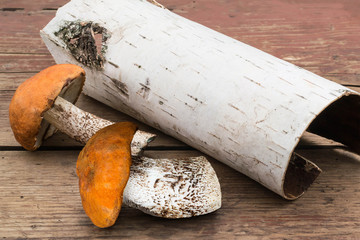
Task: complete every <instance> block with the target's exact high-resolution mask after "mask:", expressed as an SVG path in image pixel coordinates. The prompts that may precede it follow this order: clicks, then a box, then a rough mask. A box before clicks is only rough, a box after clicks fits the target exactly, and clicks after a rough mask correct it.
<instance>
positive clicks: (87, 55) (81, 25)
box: [54, 21, 110, 70]
mask: <svg viewBox="0 0 360 240" xmlns="http://www.w3.org/2000/svg"><path fill="white" fill-rule="evenodd" d="M54 34H55V36H57V37H59V38H60V39H61V40H62V41H63V42H64V43H65V44H66V46H67V48H68V49H69V51H70V53H71V54H72V56H73V57H74V58H75V59H76V60H77V61H78V62H80V63H82V64H83V65H85V66H88V67H90V68H96V69H97V70H102V69H103V65H104V61H105V59H104V55H105V53H106V50H107V46H106V42H107V40H108V39H109V37H110V35H109V33H108V32H107V30H106V29H105V28H103V27H101V26H100V25H99V24H97V23H93V22H81V21H71V22H65V24H64V26H62V28H60V29H59V31H57V32H55V33H54ZM96 40H98V41H96ZM100 40H101V42H99V41H100ZM100 46H101V49H99V48H100Z"/></svg>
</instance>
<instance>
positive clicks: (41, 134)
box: [9, 64, 155, 156]
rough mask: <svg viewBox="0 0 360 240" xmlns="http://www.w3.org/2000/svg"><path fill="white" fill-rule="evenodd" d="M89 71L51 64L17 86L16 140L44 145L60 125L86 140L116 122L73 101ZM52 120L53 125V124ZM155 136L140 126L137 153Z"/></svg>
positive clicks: (11, 113)
mask: <svg viewBox="0 0 360 240" xmlns="http://www.w3.org/2000/svg"><path fill="white" fill-rule="evenodd" d="M84 81H85V71H84V70H83V69H82V68H81V67H78V66H76V65H73V64H58V65H54V66H51V67H48V68H46V69H44V70H42V71H41V72H39V73H38V74H36V75H34V76H33V77H31V78H29V79H27V80H26V81H25V82H24V83H22V84H21V85H20V86H19V87H18V88H17V90H16V92H15V94H14V96H13V98H12V100H11V103H10V106H9V118H10V125H11V128H12V130H13V133H14V136H15V138H16V140H17V141H18V142H19V143H20V144H21V145H22V146H23V147H24V148H25V149H27V150H30V151H34V150H36V149H37V148H39V147H40V145H41V143H42V141H43V139H46V138H48V137H50V136H52V135H53V134H54V133H55V131H56V129H59V130H60V131H62V132H63V133H65V134H67V135H68V136H70V137H71V138H73V139H75V140H76V141H78V142H80V143H83V144H85V143H86V142H87V141H88V140H89V139H90V137H91V136H93V135H94V134H95V133H96V132H97V131H98V130H100V129H101V128H104V127H106V126H109V125H111V124H113V122H111V121H108V120H105V119H102V118H99V117H97V116H95V115H93V114H90V113H88V112H85V111H82V110H81V109H79V108H77V107H75V106H74V105H73V104H72V103H74V102H76V100H77V99H78V97H79V95H80V93H81V90H82V87H83V85H84ZM50 124H51V125H50ZM154 138H155V134H152V133H147V132H144V131H140V130H138V131H137V132H136V133H135V136H134V138H133V141H132V143H131V146H132V149H131V153H132V155H133V156H137V155H138V154H140V152H141V150H142V148H144V147H145V146H147V144H148V143H149V142H151V141H152V140H153V139H154Z"/></svg>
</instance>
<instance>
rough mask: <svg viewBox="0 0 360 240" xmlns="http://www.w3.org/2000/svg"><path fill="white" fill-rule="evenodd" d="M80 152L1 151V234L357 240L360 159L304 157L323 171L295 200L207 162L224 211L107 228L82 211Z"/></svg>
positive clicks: (128, 212) (126, 213)
mask: <svg viewBox="0 0 360 240" xmlns="http://www.w3.org/2000/svg"><path fill="white" fill-rule="evenodd" d="M78 153H79V151H62V152H56V151H51V152H35V153H30V152H17V151H14V152H2V154H1V155H2V156H1V161H2V164H1V165H0V171H1V172H2V174H1V176H0V180H1V182H2V184H1V186H0V200H1V203H2V204H1V205H0V236H2V237H6V238H9V237H12V238H17V237H20V238H88V237H97V238H116V237H122V238H126V239H162V238H167V239H192V238H198V237H200V238H202V239H209V238H211V239H237V238H240V237H245V238H246V239H258V238H259V237H261V236H266V239H280V238H281V239H306V238H309V237H312V238H315V239H318V238H322V239H325V238H333V239H341V238H356V237H360V228H359V221H360V205H359V200H358V199H359V198H360V191H359V188H360V167H359V164H360V158H359V157H358V156H355V155H352V154H350V153H348V152H345V151H343V150H316V151H314V150H311V151H302V152H301V154H303V155H304V156H306V157H308V158H309V159H315V160H316V162H317V164H319V165H320V166H321V167H322V169H323V170H324V172H323V174H322V175H321V176H320V177H319V179H318V180H316V182H315V183H314V185H313V187H311V188H310V189H309V191H308V192H307V194H305V195H304V196H303V197H302V198H300V199H298V200H296V201H294V202H289V201H286V200H284V199H281V198H280V197H278V196H277V195H275V194H274V193H272V192H271V191H269V190H267V189H265V188H264V187H262V186H260V185H259V184H257V183H256V182H254V181H252V180H250V179H249V178H247V177H245V176H244V175H242V174H240V173H238V172H236V171H234V170H232V169H230V168H228V167H227V166H225V165H223V164H221V163H219V162H217V161H214V160H213V159H210V160H211V163H212V165H213V167H214V168H215V170H216V172H217V174H218V176H219V180H220V183H221V186H222V192H223V206H222V208H221V209H220V210H218V211H217V212H215V213H213V214H209V215H206V216H201V217H196V218H192V219H182V220H167V219H160V218H156V217H151V216H148V215H145V214H143V213H141V212H139V211H138V210H135V209H130V208H127V207H125V208H123V209H122V211H121V213H120V218H119V219H118V221H117V223H116V224H115V226H114V227H112V228H111V229H98V228H96V227H95V226H93V225H92V224H91V222H90V220H89V219H88V218H87V216H86V215H85V214H84V212H83V210H82V206H81V200H80V197H79V193H78V187H77V177H76V174H75V165H76V158H77V154H78ZM146 154H147V155H149V156H152V157H159V156H162V157H174V156H197V155H199V152H192V151H185V152H179V151H156V152H147V153H146ZM60 156H61V158H60ZM319 156H320V157H319ZM340 196H341V197H340ZM325 209H326V210H325ZM140 226H141V227H140Z"/></svg>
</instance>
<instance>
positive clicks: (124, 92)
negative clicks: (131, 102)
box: [104, 74, 129, 98]
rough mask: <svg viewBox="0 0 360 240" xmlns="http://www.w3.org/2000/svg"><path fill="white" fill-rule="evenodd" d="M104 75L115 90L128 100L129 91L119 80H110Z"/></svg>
mask: <svg viewBox="0 0 360 240" xmlns="http://www.w3.org/2000/svg"><path fill="white" fill-rule="evenodd" d="M104 75H105V76H106V77H107V78H109V79H110V80H111V82H112V83H113V84H114V86H115V87H116V89H118V90H119V91H120V93H121V94H122V95H123V96H125V97H126V98H129V91H128V88H127V86H126V84H125V83H123V82H122V81H121V80H120V79H116V78H112V77H110V76H108V75H106V74H104Z"/></svg>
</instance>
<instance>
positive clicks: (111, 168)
mask: <svg viewBox="0 0 360 240" xmlns="http://www.w3.org/2000/svg"><path fill="white" fill-rule="evenodd" d="M84 81H85V72H84V70H83V69H82V68H80V67H78V66H76V65H71V64H61V65H54V66H51V67H49V68H47V69H45V70H43V71H41V72H39V73H38V74H36V75H35V76H33V77H31V78H30V79H28V80H26V81H25V82H24V83H22V84H21V85H20V86H19V87H18V89H17V90H16V92H15V94H14V96H13V98H12V100H11V103H10V107H9V116H10V124H11V128H12V130H13V133H14V135H15V138H16V140H17V141H18V142H19V143H20V144H21V145H22V146H23V147H24V148H26V149H27V150H30V151H34V150H36V149H37V148H38V147H39V146H40V145H41V143H42V140H43V139H46V138H47V137H50V136H51V135H52V134H53V133H54V132H55V131H56V129H59V130H60V131H62V132H64V133H66V134H67V135H69V136H70V137H72V138H73V139H75V140H77V141H79V142H81V143H83V144H85V143H87V142H88V143H87V144H86V146H85V147H84V149H83V150H82V151H81V153H80V155H79V158H78V164H77V173H78V176H79V185H80V192H81V196H82V202H83V206H84V209H85V211H86V213H87V214H88V215H89V217H90V219H91V220H92V221H93V222H94V224H95V225H97V226H99V227H107V226H111V225H112V224H113V223H114V221H115V220H116V218H117V216H118V213H119V211H120V207H121V201H120V200H121V198H122V191H123V188H124V187H125V185H126V182H128V184H127V185H126V187H125V190H124V196H123V199H124V203H125V204H127V205H129V206H131V207H134V208H137V209H140V210H141V211H143V212H145V213H148V214H151V215H153V216H159V217H167V218H184V217H191V216H198V215H202V214H206V213H210V212H213V211H215V210H217V209H219V208H220V206H221V190H220V184H219V181H218V178H217V176H216V173H215V171H214V169H213V168H212V167H211V165H210V163H209V162H208V161H207V160H206V158H204V157H197V158H182V159H151V158H147V157H139V156H138V155H139V154H140V152H141V151H142V149H143V148H144V147H145V146H146V145H147V144H148V143H149V142H150V141H152V139H154V137H155V135H154V134H151V133H147V132H144V131H140V130H136V127H135V126H134V125H133V124H132V123H118V124H114V123H113V122H111V121H108V120H105V119H102V118H99V117H97V116H95V115H92V114H90V113H87V112H84V111H83V110H81V109H79V108H77V107H76V106H75V105H73V104H72V103H73V102H75V101H76V100H77V98H78V96H79V94H80V92H81V90H82V86H83V84H84ZM100 129H101V130H100ZM99 130H100V131H99ZM133 133H134V134H133ZM110 135H111V137H110ZM117 135H118V136H117ZM89 139H90V140H89ZM112 139H115V140H114V141H115V142H114V143H113V142H112ZM131 139H132V140H131ZM130 142H131V144H130ZM115 145H116V146H117V147H114V146H115ZM94 146H96V147H94ZM89 149H95V150H96V151H97V153H96V154H95V153H93V152H92V151H90V150H89ZM100 149H101V151H102V153H101V154H100V153H99V152H100ZM129 149H131V150H129ZM110 152H111V153H112V154H114V155H112V154H110ZM119 153H122V154H119ZM99 154H100V155H99ZM129 154H131V156H132V158H133V160H134V165H133V166H131V169H130V178H129V179H128V174H129V166H130V163H128V162H129V159H131V157H130V155H129ZM120 155H121V156H122V157H119V156H120ZM99 156H101V157H99ZM92 159H96V160H92ZM124 161H125V162H124ZM92 164H93V165H92ZM94 164H95V165H94ZM95 166H96V167H95ZM101 166H104V167H107V168H108V169H104V167H101ZM94 167H95V168H94ZM121 167H123V168H121ZM95 170H96V171H95ZM95 176H97V178H95ZM97 179H112V184H110V185H109V184H108V183H107V182H106V181H100V186H101V187H100V188H97V187H95V188H89V189H90V190H89V191H88V190H87V187H90V186H92V185H91V184H93V183H94V182H97V183H98V181H97ZM118 180H119V181H118ZM124 183H125V184H124ZM101 184H102V185H101ZM113 184H115V185H113ZM116 184H118V185H116ZM108 188H110V189H113V190H110V191H105V193H104V192H103V190H104V189H108ZM108 193H113V194H114V195H112V194H108ZM94 196H97V198H96V197H94ZM103 198H104V199H105V200H104V201H107V200H106V199H113V200H114V202H112V204H113V205H112V208H110V209H112V211H110V212H111V214H110V213H109V212H106V211H107V210H104V209H105V208H103V207H101V204H100V203H101V201H100V202H99V201H98V200H101V199H103ZM89 202H90V203H91V204H89ZM110 202H111V201H110ZM119 203H120V205H119ZM98 204H99V205H98ZM92 208H95V209H102V210H103V211H105V212H104V213H101V214H100V213H98V210H96V211H95V210H89V209H92ZM92 213H97V214H100V215H98V217H99V216H100V218H99V219H100V220H99V219H98V218H94V217H93V216H92ZM95 215H96V214H95ZM94 219H95V220H94ZM114 219H115V220H114Z"/></svg>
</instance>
